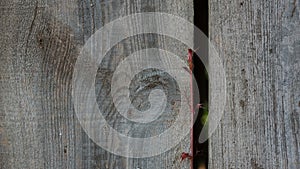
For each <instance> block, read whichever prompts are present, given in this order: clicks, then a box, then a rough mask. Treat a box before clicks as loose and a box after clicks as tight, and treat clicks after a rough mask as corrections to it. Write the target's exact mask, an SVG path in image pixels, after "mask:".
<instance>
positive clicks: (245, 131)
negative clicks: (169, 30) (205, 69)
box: [209, 0, 300, 169]
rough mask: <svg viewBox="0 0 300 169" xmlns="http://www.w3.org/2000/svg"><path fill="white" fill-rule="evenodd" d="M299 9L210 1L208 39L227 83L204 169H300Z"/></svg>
mask: <svg viewBox="0 0 300 169" xmlns="http://www.w3.org/2000/svg"><path fill="white" fill-rule="evenodd" d="M299 4H300V3H299V1H297V0H279V1H267V0H263V1H255V0H254V1H240V0H239V1H237V0H233V1H222V0H211V1H210V7H209V10H210V12H209V14H210V25H209V27H210V39H211V41H212V42H213V43H214V44H215V45H216V46H217V47H218V48H219V49H220V51H222V52H223V53H222V52H220V53H222V55H221V56H222V59H223V62H224V65H225V68H226V76H227V105H226V108H225V112H224V116H223V120H222V122H221V124H220V126H219V127H218V129H217V131H216V132H215V133H214V134H213V136H212V138H211V140H210V146H209V149H210V153H209V159H210V160H209V165H210V168H294V169H296V168H299V167H300V137H299V136H300V135H299V125H300V76H299V75H300V32H299V30H300V29H299V28H300V22H299V16H300V15H299V9H300V8H299ZM211 101H213V100H211ZM212 104H215V103H212ZM216 104H217V103H216Z"/></svg>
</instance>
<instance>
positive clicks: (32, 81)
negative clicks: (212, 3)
mask: <svg viewBox="0 0 300 169" xmlns="http://www.w3.org/2000/svg"><path fill="white" fill-rule="evenodd" d="M192 8H193V3H192V0H172V1H162V0H159V1H157V0H151V1H148V0H143V1H133V0H121V1H118V0H112V1H102V0H101V1H94V0H92V1H87V0H82V1H75V0H69V1H65V0H57V1H46V0H45V1H44V0H38V1H29V0H26V1H24V0H14V1H1V2H0V9H1V10H0V18H1V25H0V29H1V38H0V45H1V49H0V50H1V56H0V57H1V59H0V60H1V61H0V65H1V66H0V79H1V83H0V86H1V87H0V93H1V97H0V98H1V100H0V105H1V106H0V108H1V111H0V168H3V169H9V168H11V169H17V168H30V169H34V168H55V169H57V168H113V169H118V168H119V169H124V168H128V169H133V168H137V167H140V168H141V169H146V168H150V169H153V168H180V169H181V168H188V167H189V162H188V161H186V162H184V163H180V159H179V158H180V154H181V152H182V151H185V150H186V149H185V148H186V147H187V146H188V145H189V138H187V139H185V140H184V141H183V142H182V143H181V144H180V145H178V146H176V147H175V148H174V149H172V150H170V151H169V152H167V153H164V154H162V155H159V156H155V157H151V158H146V159H131V158H124V157H119V156H116V155H113V154H111V153H109V152H106V151H105V150H103V149H102V148H100V147H99V146H97V145H96V144H95V143H93V141H92V140H91V139H89V137H88V136H87V134H86V133H85V132H84V131H83V130H82V128H81V126H80V124H79V121H78V120H77V118H76V116H75V113H74V109H73V105H72V97H71V90H72V88H71V87H72V86H71V80H72V79H71V78H72V71H73V67H74V63H75V61H76V57H77V56H78V52H79V50H80V48H81V47H82V45H83V44H84V43H85V41H86V40H87V39H88V38H89V37H90V36H91V35H92V34H93V33H94V32H95V31H96V30H97V29H99V28H100V27H102V26H103V24H105V23H108V22H110V21H112V20H114V19H117V18H118V17H120V16H125V15H128V14H131V13H135V12H146V11H161V12H167V13H171V14H175V15H179V16H181V17H184V18H186V19H188V20H189V21H192V19H193V9H192ZM147 37H148V38H149V36H145V37H143V36H138V37H135V38H132V39H131V40H127V41H125V42H123V44H122V45H123V46H124V48H123V51H118V52H119V53H115V54H120V55H121V54H122V55H125V56H126V54H128V53H131V52H133V51H136V50H138V49H141V48H143V46H144V47H145V46H146V47H147V46H151V45H154V46H155V45H156V46H157V45H162V46H163V47H164V48H166V49H170V50H172V51H173V52H174V53H178V55H182V56H183V55H184V54H185V52H186V48H185V46H183V45H182V44H180V43H177V42H173V40H172V39H168V38H167V37H154V39H155V40H154V42H153V44H151V43H150V44H149V42H147ZM191 39H192V38H191ZM144 41H145V42H144ZM136 42H138V43H140V44H138V45H136ZM116 125H118V123H116ZM115 127H117V126H115ZM139 132H141V131H139Z"/></svg>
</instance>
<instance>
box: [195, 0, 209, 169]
mask: <svg viewBox="0 0 300 169" xmlns="http://www.w3.org/2000/svg"><path fill="white" fill-rule="evenodd" d="M194 11H195V13H194V24H195V26H196V27H198V28H199V29H200V30H201V31H202V32H203V33H204V34H205V35H206V36H208V0H194ZM206 43H208V41H207V42H206ZM195 49H197V46H195ZM193 58H194V59H193V62H194V76H195V78H196V81H197V85H198V88H199V92H200V101H201V103H208V77H207V73H206V69H205V67H204V65H203V63H202V62H201V60H200V59H199V58H198V57H196V56H194V57H193ZM205 106H207V105H205ZM203 114H204V110H203V109H200V110H199V115H198V117H197V119H196V122H195V124H194V133H193V135H194V150H193V151H194V160H193V163H194V169H203V167H204V166H205V168H208V141H206V142H204V143H202V144H199V143H198V138H199V135H200V132H201V130H202V127H203V124H202V122H201V119H202V116H203Z"/></svg>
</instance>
